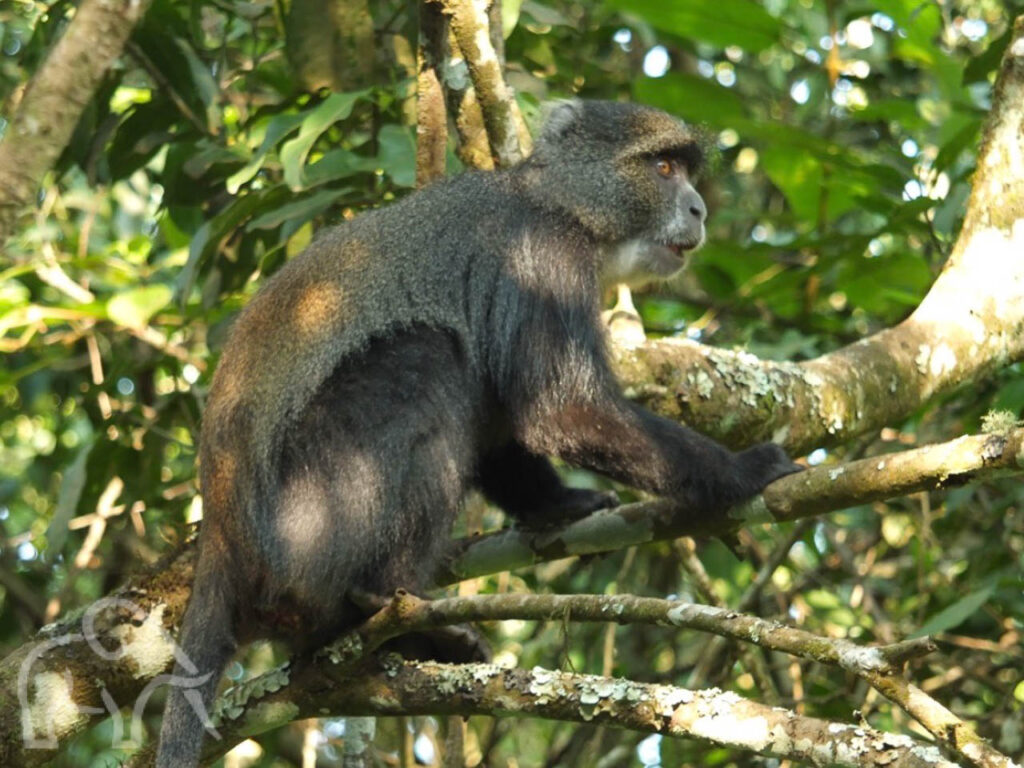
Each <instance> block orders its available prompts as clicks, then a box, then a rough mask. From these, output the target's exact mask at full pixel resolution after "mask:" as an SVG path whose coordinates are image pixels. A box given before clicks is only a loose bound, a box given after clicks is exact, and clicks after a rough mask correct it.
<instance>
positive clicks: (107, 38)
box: [0, 0, 150, 246]
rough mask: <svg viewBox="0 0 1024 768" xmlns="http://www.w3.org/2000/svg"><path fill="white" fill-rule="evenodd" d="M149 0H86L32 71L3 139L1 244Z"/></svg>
mask: <svg viewBox="0 0 1024 768" xmlns="http://www.w3.org/2000/svg"><path fill="white" fill-rule="evenodd" d="M149 4H150V0H84V2H82V3H81V4H80V5H79V6H78V8H77V10H76V11H75V15H74V18H73V19H72V20H71V23H70V24H69V25H68V27H67V29H66V30H65V32H64V35H63V37H61V39H60V40H59V41H58V42H57V44H56V45H54V47H53V49H52V50H51V51H50V53H49V55H48V56H47V57H46V60H45V61H44V62H43V63H42V64H41V65H40V67H39V69H38V70H37V71H36V73H35V75H33V77H32V79H31V80H30V81H29V84H28V86H27V88H26V90H25V95H24V96H23V97H22V99H21V103H20V104H19V105H18V109H17V111H16V112H15V113H14V117H13V118H12V120H11V125H10V127H9V128H8V129H7V133H6V135H5V136H4V138H3V141H0V246H2V245H3V244H4V243H6V242H7V238H8V237H10V235H11V231H12V227H13V225H14V222H15V220H16V219H17V217H18V214H19V213H20V212H21V211H22V209H24V208H25V207H27V206H28V205H29V204H31V203H32V201H33V200H34V199H35V195H36V190H37V189H38V188H39V185H40V184H41V183H42V181H43V175H44V174H45V173H46V172H47V171H48V170H50V168H52V167H53V164H54V163H55V162H56V161H57V158H58V157H59V156H60V153H61V152H62V151H64V147H65V146H67V143H68V141H69V140H70V139H71V134H72V133H73V132H74V130H75V125H77V123H78V119H79V118H80V117H81V115H82V111H83V110H84V109H85V107H86V105H88V103H89V100H90V99H91V98H92V96H93V94H94V93H95V92H96V89H97V88H99V85H100V82H101V81H102V79H103V75H104V73H105V72H106V71H107V69H108V68H109V67H110V65H111V64H112V63H113V62H114V60H115V59H116V58H117V57H118V56H119V55H120V53H121V51H122V49H123V48H124V45H125V42H126V41H127V40H128V36H129V35H130V34H131V32H132V29H134V27H135V24H136V23H137V22H138V21H139V19H141V18H142V17H143V15H144V14H145V13H146V9H147V8H149Z"/></svg>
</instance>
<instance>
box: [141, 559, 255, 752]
mask: <svg viewBox="0 0 1024 768" xmlns="http://www.w3.org/2000/svg"><path fill="white" fill-rule="evenodd" d="M210 543H211V542H209V541H202V540H201V541H200V547H199V549H200V551H199V557H198V561H197V563H196V575H195V580H194V581H193V583H192V597H191V598H190V599H189V603H188V608H187V609H186V610H185V616H184V618H183V619H182V622H181V635H180V640H179V643H178V646H177V647H176V648H175V652H174V656H175V664H174V673H173V675H172V676H171V678H170V680H169V685H170V689H169V691H168V696H167V704H166V706H165V708H164V719H163V724H162V726H161V728H160V746H159V748H158V750H157V756H156V768H193V767H194V766H196V765H198V764H199V757H200V752H201V748H202V745H203V733H204V731H205V732H206V733H209V734H210V735H212V736H214V737H216V738H219V737H220V734H218V733H217V731H216V729H215V728H214V727H213V723H212V722H211V720H210V717H211V715H212V712H211V708H212V705H213V699H214V694H215V693H216V690H217V682H218V680H219V679H220V676H221V673H222V672H223V671H224V667H225V666H226V665H227V663H228V661H229V660H230V659H231V656H232V654H234V652H235V648H236V641H235V632H234V619H233V616H234V609H235V587H234V584H233V583H232V581H231V576H230V570H229V568H230V566H229V564H228V562H227V558H226V557H224V556H223V554H224V553H223V552H217V550H218V549H219V548H218V547H213V546H203V545H204V544H207V545H209V544H210Z"/></svg>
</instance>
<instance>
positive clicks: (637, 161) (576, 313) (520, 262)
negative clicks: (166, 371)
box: [157, 102, 795, 768]
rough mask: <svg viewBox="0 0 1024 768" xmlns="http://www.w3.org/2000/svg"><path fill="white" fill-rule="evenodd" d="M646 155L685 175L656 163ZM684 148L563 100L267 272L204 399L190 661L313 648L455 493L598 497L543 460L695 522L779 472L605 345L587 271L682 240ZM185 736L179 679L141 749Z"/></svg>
mask: <svg viewBox="0 0 1024 768" xmlns="http://www.w3.org/2000/svg"><path fill="white" fill-rule="evenodd" d="M659 157H668V158H671V159H672V161H673V163H674V165H673V168H676V169H677V170H678V172H677V173H674V174H673V175H672V176H671V177H667V176H661V175H659V174H657V173H656V172H655V170H654V163H655V161H656V159H657V158H659ZM699 162H700V153H699V149H698V148H697V147H696V143H695V141H694V140H693V137H692V136H691V134H690V131H689V130H688V128H687V127H686V126H685V125H683V124H682V123H681V122H680V121H678V120H676V119H675V118H673V117H670V116H669V115H667V114H665V113H663V112H659V111H657V110H653V109H648V108H644V107H639V106H632V105H626V104H614V103H607V102H568V103H566V104H563V105H560V106H558V107H556V108H555V110H554V111H553V113H552V115H551V116H550V118H549V121H548V123H547V125H546V127H545V128H544V129H543V131H542V132H541V135H540V139H539V140H538V142H537V145H536V148H535V150H534V154H533V155H532V156H531V157H530V158H529V159H528V160H526V161H524V162H523V163H521V164H520V165H518V166H516V167H515V168H512V169H510V170H508V171H503V172H496V173H467V174H464V175H462V176H460V177H457V178H454V179H451V180H448V181H444V182H441V183H438V184H436V185H434V186H431V187H428V188H427V189H425V190H422V191H420V192H418V193H416V194H414V195H410V196H409V197H407V198H405V199H403V200H401V201H399V202H397V203H395V204H393V205H390V206H387V207H385V208H380V209H378V210H374V211H369V212H367V213H364V214H363V215H361V216H359V217H357V218H356V219H355V220H354V221H352V222H350V223H346V224H343V225H341V226H339V227H337V228H334V229H331V230H329V231H327V232H326V233H324V234H323V235H322V236H321V237H320V238H319V239H317V240H316V241H315V242H314V243H313V244H312V245H311V246H310V247H309V248H308V249H307V250H306V251H305V253H303V254H301V255H300V256H298V257H297V258H295V259H294V260H293V261H291V262H290V263H288V264H287V265H285V266H284V267H283V268H282V269H281V270H280V272H279V273H278V274H277V275H275V276H274V277H273V278H272V279H271V280H270V281H268V283H267V284H266V285H265V286H264V288H263V290H262V291H261V292H260V293H259V294H258V295H257V296H256V297H255V298H254V299H253V300H252V301H251V302H250V304H249V306H247V307H246V309H245V310H244V311H243V312H242V313H241V315H240V316H239V318H238V320H237V322H236V324H235V327H234V329H233V331H232V334H231V338H230V340H229V342H228V344H227V345H226V347H225V349H224V354H223V356H222V358H221V361H220V365H219V367H218V369H217V372H216V375H215V376H214V381H213V386H212V389H211V392H210V397H209V402H208V405H207V410H206V413H205V416H204V422H203V432H202V438H201V455H200V472H201V481H202V489H203V495H204V504H205V514H204V521H203V525H202V529H201V533H200V541H199V555H198V557H199V560H198V567H197V576H196V581H195V584H194V586H193V594H192V599H191V601H190V604H189V607H188V610H187V612H186V615H185V618H184V620H183V628H182V645H183V650H184V651H185V652H186V654H188V655H189V656H190V657H191V658H192V659H193V661H194V662H195V663H196V665H197V666H198V667H199V670H200V673H206V672H212V673H213V676H214V678H216V677H217V676H218V675H219V674H220V672H221V671H222V669H223V667H224V665H225V664H226V662H227V660H228V659H229V657H230V655H231V652H232V649H233V648H234V647H235V645H236V644H237V643H239V642H245V641H246V640H248V639H250V638H252V637H256V636H267V635H278V636H284V637H287V638H289V639H291V640H292V641H293V643H295V644H296V645H297V646H298V649H299V650H300V651H301V650H304V649H309V648H312V647H315V646H316V645H317V644H319V643H322V642H324V641H325V640H327V639H329V638H330V637H332V636H334V635H335V634H337V633H338V632H341V631H343V630H344V629H345V628H346V627H350V626H352V625H353V624H354V623H356V622H357V621H359V620H360V614H359V612H358V611H356V610H355V609H354V608H353V606H352V605H351V604H350V603H349V602H347V601H346V600H345V594H346V592H347V591H349V590H351V589H353V588H358V589H360V590H364V591H367V592H376V593H381V594H386V593H388V592H390V591H392V590H394V589H395V588H396V587H399V586H403V587H407V588H412V589H416V588H417V587H420V586H421V585H422V584H424V583H425V581H426V579H427V578H428V577H429V575H430V573H431V570H432V568H433V567H434V565H435V563H436V561H437V558H438V557H439V555H440V553H441V552H442V550H443V547H444V545H445V543H446V541H447V539H448V536H449V530H450V526H451V523H452V520H453V518H454V516H455V514H456V512H457V510H458V508H459V504H460V502H461V500H462V498H463V496H464V494H465V492H466V491H467V490H468V489H469V488H471V487H474V486H476V487H480V488H482V490H483V491H484V492H485V493H486V494H488V495H489V496H490V497H491V498H492V500H494V501H496V502H497V503H499V504H501V505H502V506H503V507H505V508H506V509H507V510H508V511H509V512H511V513H512V514H514V515H516V516H518V517H520V518H521V519H524V520H525V521H526V522H527V523H528V524H544V523H546V522H550V521H552V520H555V519H560V518H563V517H567V516H568V517H571V516H576V515H580V514H584V513H586V512H588V511H591V510H593V509H594V508H597V507H600V506H602V505H604V504H606V503H607V497H606V496H605V495H602V494H594V493H592V492H588V491H579V490H573V489H569V488H565V487H564V486H562V484H561V483H560V482H559V480H558V477H557V475H556V474H555V473H554V471H553V469H552V468H551V466H550V464H549V463H548V462H547V460H546V459H545V458H544V456H546V455H556V456H559V457H561V458H563V459H565V460H567V461H570V462H573V463H575V464H578V465H580V466H584V467H588V468H590V469H594V470H596V471H598V472H603V473H605V474H607V475H609V476H610V477H613V478H615V479H618V480H620V481H623V482H626V483H629V484H632V485H634V486H637V487H639V488H643V489H645V490H648V491H651V492H654V493H658V494H664V495H668V496H672V497H674V498H676V499H678V500H680V501H681V502H683V503H684V504H686V505H688V507H689V509H691V510H693V513H694V514H702V515H710V514H714V513H715V512H716V511H718V510H720V509H722V508H724V507H726V506H728V505H730V504H731V503H733V502H735V501H737V500H739V499H741V498H744V497H746V496H749V495H751V494H753V493H756V492H757V491H758V490H760V489H761V488H762V487H763V486H764V485H765V484H766V483H768V482H770V481H771V480H773V479H775V478H776V477H779V476H780V475H782V474H786V473H788V472H791V471H793V470H794V469H795V467H794V465H792V464H791V463H790V462H789V460H788V459H787V458H786V457H785V455H784V454H783V452H782V451H781V450H780V449H779V448H778V447H777V446H774V445H771V444H766V445H762V446H757V447H755V448H753V449H750V450H748V451H745V452H742V453H738V454H735V453H732V452H730V451H728V450H726V449H725V448H723V447H721V446H719V445H718V444H716V443H714V442H713V441H711V440H709V439H707V438H704V437H702V436H700V435H698V434H696V433H694V432H692V431H690V430H688V429H686V428H684V427H681V426H679V425H678V424H674V423H672V422H669V421H667V420H664V419H661V418H658V417H656V416H654V415H652V414H650V413H648V412H647V411H644V410H643V409H642V408H639V407H638V406H636V405H634V404H632V403H630V402H628V401H626V400H625V399H624V398H623V397H622V396H621V395H620V393H619V391H618V388H617V386H616V383H615V381H614V378H613V376H612V374H611V372H610V369H609V366H608V363H607V360H606V355H605V349H604V336H603V331H602V328H601V325H600V319H599V316H600V301H599V294H600V280H601V272H602V270H605V277H606V278H607V277H608V276H609V274H611V273H612V272H614V275H613V276H614V279H633V278H634V277H637V276H638V275H639V276H640V277H644V278H645V279H646V277H649V276H654V277H661V276H664V275H665V273H666V272H667V271H668V270H669V268H670V267H673V266H676V265H675V264H674V263H672V262H670V261H668V257H672V258H673V259H675V260H676V261H679V258H678V256H679V253H681V250H682V249H686V248H692V247H696V246H697V245H698V244H699V242H700V240H701V239H702V238H703V219H704V208H703V201H701V200H700V197H699V195H697V194H696V191H695V190H693V188H692V186H690V183H689V180H688V175H687V174H688V172H689V171H692V170H694V166H696V165H698V164H699ZM677 252H678V253H677ZM602 258H603V259H605V260H606V261H608V262H609V265H610V266H609V267H608V268H607V269H606V268H605V267H604V266H603V265H602V264H601V263H600V262H601V260H602ZM680 263H681V262H680ZM673 271H674V270H673ZM297 638H298V639H297ZM203 694H204V697H205V700H206V701H207V703H209V701H210V699H211V698H212V695H213V687H212V685H210V686H208V687H207V688H206V689H204V690H203ZM201 740H202V726H201V724H200V723H199V721H198V719H197V718H195V717H194V715H193V714H192V712H191V709H190V708H189V707H188V704H187V702H186V701H185V699H184V698H183V697H182V696H181V694H180V692H179V691H177V690H172V691H171V692H170V696H169V699H168V706H167V715H166V718H165V722H164V726H163V729H162V733H161V745H160V750H159V757H158V760H157V765H158V766H160V767H161V768H180V767H181V766H192V765H195V763H196V760H197V758H198V754H199V749H200V743H201Z"/></svg>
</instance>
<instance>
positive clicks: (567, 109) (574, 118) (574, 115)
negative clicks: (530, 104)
mask: <svg viewBox="0 0 1024 768" xmlns="http://www.w3.org/2000/svg"><path fill="white" fill-rule="evenodd" d="M582 119H583V102H582V101H581V100H580V99H561V100H559V101H554V102H551V103H550V104H548V105H546V106H545V108H544V127H543V128H542V129H541V132H540V138H539V141H540V142H541V143H549V142H550V143H557V142H558V141H559V140H561V139H562V138H563V137H564V136H565V135H566V134H567V133H568V132H569V131H570V130H571V129H572V127H573V126H574V125H575V124H577V123H579V121H580V120H582Z"/></svg>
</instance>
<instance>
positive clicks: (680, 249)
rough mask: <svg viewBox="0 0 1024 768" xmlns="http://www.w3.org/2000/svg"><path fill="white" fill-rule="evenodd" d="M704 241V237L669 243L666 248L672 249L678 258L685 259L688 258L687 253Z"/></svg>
mask: <svg viewBox="0 0 1024 768" xmlns="http://www.w3.org/2000/svg"><path fill="white" fill-rule="evenodd" d="M702 241H703V239H701V240H694V241H691V242H685V243H668V244H667V245H666V246H665V248H667V249H668V250H669V251H671V252H672V254H673V255H674V256H675V257H676V258H677V259H679V260H680V261H684V260H685V259H686V254H687V253H689V252H690V251H695V250H697V249H698V248H699V247H700V244H701V242H702Z"/></svg>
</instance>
